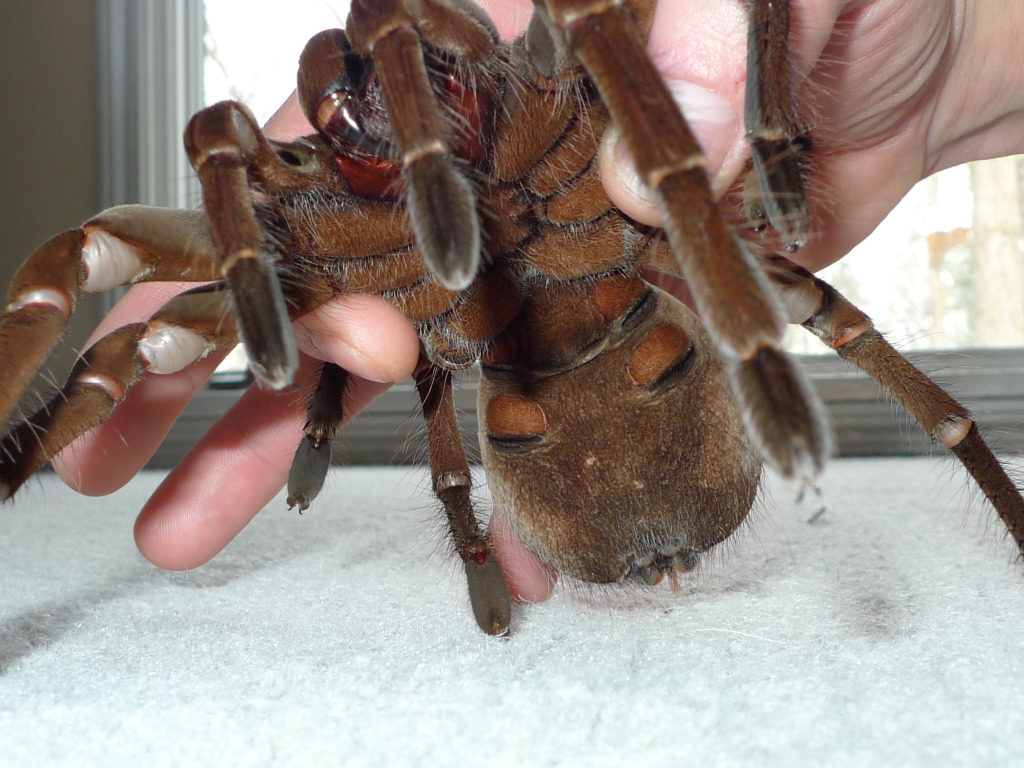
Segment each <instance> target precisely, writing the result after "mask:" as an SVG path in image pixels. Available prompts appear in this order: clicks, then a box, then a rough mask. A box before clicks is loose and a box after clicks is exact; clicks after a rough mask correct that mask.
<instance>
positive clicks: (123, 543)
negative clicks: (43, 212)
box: [0, 459, 1024, 768]
mask: <svg viewBox="0 0 1024 768" xmlns="http://www.w3.org/2000/svg"><path fill="white" fill-rule="evenodd" d="M1017 466H1018V468H1019V467H1020V466H1021V464H1020V462H1019V461H1018V463H1017ZM162 477H163V473H157V472H147V473H144V474H143V475H142V476H140V477H139V478H137V479H136V480H135V481H134V482H133V483H132V484H131V485H130V486H129V487H128V488H127V489H125V490H124V491H122V492H120V493H118V494H115V495H114V496H112V497H108V498H103V499H86V498H82V497H79V496H77V495H75V494H73V493H72V492H70V491H68V490H66V489H64V488H63V487H61V486H59V485H58V483H57V482H56V481H55V480H54V479H53V478H52V476H49V477H44V478H43V480H42V481H41V482H34V483H33V484H31V485H30V486H29V487H28V488H26V489H25V491H23V492H22V494H21V496H20V499H19V500H18V502H17V503H15V504H14V505H7V506H5V507H3V508H2V509H0V516H2V518H0V519H2V525H0V562H2V569H3V573H2V576H0V765H4V766H7V765H10V766H35V765H46V766H64V765H66V766H71V765H74V766H90V765H118V766H125V765H139V766H149V767H155V766H165V765H188V766H205V765H212V766H230V765H243V766H256V765H356V766H360V765H382V766H406V765H408V766H449V765H450V766H477V765H480V766H495V765H497V766H547V765H565V766H577V765H579V766H604V765H609V766H610V765H616V766H617V765H642V766H648V767H649V768H653V767H654V766H667V765H679V766H689V765H693V766H702V767H706V766H717V765H783V764H785V765H830V766H842V765H864V764H872V765H912V764H921V765H925V764H927V765H1010V764H1012V763H1014V762H1017V763H1018V764H1020V763H1019V761H1020V760H1022V759H1024V736H1022V733H1024V648H1022V645H1024V643H1022V638H1024V631H1022V630H1024V573H1022V572H1021V569H1020V568H1019V567H1018V565H1017V555H1016V552H1015V549H1014V547H1013V546H1012V545H1011V544H1010V543H1009V542H1008V541H1007V540H1006V537H1005V535H1004V534H1003V533H1002V532H1001V531H1000V526H999V524H998V522H997V521H994V520H993V519H992V518H993V517H994V515H991V513H990V512H989V511H988V510H987V509H986V508H985V507H984V506H983V505H982V504H981V503H980V502H979V501H978V500H977V498H976V494H974V495H973V496H972V494H970V493H966V492H965V489H966V488H967V482H966V480H965V478H964V477H963V475H962V473H959V472H956V471H955V470H954V468H953V466H952V464H950V463H949V462H943V461H938V460H924V459H911V460H906V459H903V460H901V459H887V460H863V459H861V460H839V461H836V462H834V463H833V464H832V465H831V467H830V469H829V471H828V473H827V475H826V476H825V477H824V479H823V480H822V482H821V483H820V494H817V495H815V494H809V495H807V496H806V497H805V499H804V500H803V501H802V502H798V501H797V500H796V499H795V498H794V493H793V491H792V490H790V489H788V488H786V487H785V486H783V485H781V484H779V483H776V482H770V483H769V490H770V496H771V500H770V501H768V502H767V503H764V504H762V506H761V509H760V510H759V511H758V512H757V514H756V519H755V520H754V521H753V523H752V524H751V525H750V526H748V527H746V528H745V529H744V530H743V531H742V532H741V533H740V534H738V535H737V536H736V537H734V539H733V540H731V541H730V542H729V543H728V544H727V545H726V546H725V547H723V548H721V550H720V551H719V552H718V553H716V554H715V555H713V556H712V557H711V558H709V560H708V562H706V563H705V565H704V567H703V568H702V569H701V570H700V571H699V572H698V573H697V574H696V575H694V577H693V578H691V579H688V580H686V581H685V583H684V586H683V589H681V590H680V592H679V593H678V594H673V593H671V591H670V590H668V589H667V588H661V589H655V590H633V589H630V590H622V589H619V590H607V589H605V590H593V589H589V590H581V589H579V588H577V587H574V586H571V585H567V584H566V585H561V586H560V587H559V589H558V590H557V591H556V593H555V595H554V596H553V597H552V599H551V600H550V601H548V602H546V603H544V604H540V605H533V606H526V607H521V608H519V609H518V610H517V613H516V617H515V624H514V635H513V636H512V637H511V638H509V639H495V638H489V637H485V636H484V635H483V634H481V633H480V632H479V631H478V630H477V629H476V627H475V624H474V622H473V619H472V616H471V614H470V612H469V608H468V605H467V599H466V597H465V587H464V586H463V584H462V576H461V568H460V567H459V566H458V565H457V564H456V563H453V562H452V561H451V559H450V558H449V557H448V556H447V555H446V554H445V553H446V551H447V548H446V546H445V545H443V544H442V543H441V536H440V532H439V531H440V528H439V525H438V523H437V522H436V519H435V517H436V516H435V515H433V513H432V511H431V509H432V508H431V503H430V499H429V496H428V495H427V493H426V491H425V487H426V483H425V473H424V471H423V470H420V469H409V468H401V467H398V468H395V467H391V468H347V469H342V470H338V471H336V472H334V473H333V474H332V475H331V478H330V480H329V483H330V485H329V488H328V491H327V492H326V496H325V497H324V498H322V499H321V500H320V501H319V503H317V504H316V506H315V507H314V508H313V509H311V510H309V511H308V512H307V513H306V514H304V515H302V516H299V515H297V514H295V513H294V512H288V511H287V510H286V508H285V504H284V501H283V498H281V499H278V500H276V501H275V502H274V503H273V504H271V505H270V506H269V507H268V508H267V509H266V510H265V511H264V512H263V513H262V514H261V515H260V516H259V517H258V518H257V519H256V521H255V522H254V523H253V524H252V525H251V526H250V527H249V528H248V529H247V530H246V531H245V532H244V533H243V534H242V535H241V536H239V537H238V539H237V540H236V541H235V542H234V543H232V545H231V546H230V547H229V548H228V549H227V550H226V551H225V552H224V553H223V554H222V555H220V556H219V557H218V558H216V559H215V560H214V561H213V562H212V563H210V564H209V565H207V566H204V567H202V568H199V569H196V570H194V571H191V572H188V573H168V572H164V571H161V570H159V569H157V568H155V567H153V566H151V565H149V564H148V563H147V562H146V561H144V560H143V559H142V558H141V557H140V556H139V555H138V553H137V552H136V550H135V547H134V544H133V541H132V535H131V530H132V522H133V519H134V515H135V513H136V511H137V510H138V509H139V507H140V506H141V504H142V502H143V500H144V499H145V497H146V496H147V495H148V494H149V493H151V492H152V490H153V489H154V488H155V487H156V485H157V484H158V483H159V481H160V480H161V479H162ZM822 508H824V511H823V512H821V511H820V510H821V509H822ZM817 512H820V514H818V515H817V516H816V518H815V520H814V522H808V521H809V519H811V518H812V517H815V513H817Z"/></svg>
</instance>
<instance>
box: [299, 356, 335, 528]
mask: <svg viewBox="0 0 1024 768" xmlns="http://www.w3.org/2000/svg"><path fill="white" fill-rule="evenodd" d="M348 378H349V374H348V371H346V370H345V369H344V368H342V367H341V366H339V365H336V364H334V363H330V362H325V363H324V364H323V366H322V367H321V368H320V376H319V379H318V381H317V385H316V389H315V390H314V392H313V396H312V397H311V398H310V401H309V406H308V407H307V408H306V426H305V429H304V434H303V436H302V441H301V442H300V443H299V447H298V448H297V449H296V451H295V458H294V459H292V467H291V470H290V471H289V473H288V508H289V509H291V508H292V507H294V506H296V505H298V507H299V512H303V511H305V510H307V509H309V505H310V503H311V502H312V501H313V499H315V498H316V497H317V495H318V494H319V493H320V490H321V489H322V488H323V486H324V480H325V479H326V478H327V470H328V469H329V468H330V466H331V441H332V440H333V439H334V438H335V436H337V434H338V430H339V429H340V428H341V421H342V418H343V417H344V403H343V399H344V395H345V387H346V386H347V385H348Z"/></svg>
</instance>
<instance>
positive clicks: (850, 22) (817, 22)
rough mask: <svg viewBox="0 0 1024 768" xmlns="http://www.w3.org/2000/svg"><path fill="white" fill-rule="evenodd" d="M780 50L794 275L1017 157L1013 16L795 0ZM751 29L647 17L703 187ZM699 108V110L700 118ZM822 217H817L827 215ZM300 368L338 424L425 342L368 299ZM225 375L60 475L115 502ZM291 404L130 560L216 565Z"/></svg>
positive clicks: (730, 139)
mask: <svg viewBox="0 0 1024 768" xmlns="http://www.w3.org/2000/svg"><path fill="white" fill-rule="evenodd" d="M479 3H480V5H482V6H484V7H486V8H487V9H488V10H489V11H490V12H491V14H492V16H493V17H494V19H495V21H496V22H497V24H498V27H499V29H500V30H501V33H502V34H503V35H505V36H513V35H515V34H517V33H518V32H520V31H521V30H522V29H523V28H524V27H525V25H526V22H527V20H528V19H529V16H530V13H531V12H532V3H531V2H530V1H529V0H479ZM794 14H795V17H796V20H797V21H796V28H795V30H794V39H793V41H792V43H793V46H794V50H795V54H796V60H797V66H798V68H799V70H800V72H801V73H802V75H803V79H802V80H801V81H800V82H799V83H798V84H797V88H798V91H799V92H800V93H801V94H802V98H803V100H804V102H805V105H806V106H807V107H808V109H809V110H810V111H811V112H812V113H813V114H814V122H813V126H814V136H815V141H816V145H815V146H816V148H817V149H818V150H819V151H821V152H823V155H822V156H821V157H820V159H819V160H818V161H816V164H815V166H814V179H813V182H812V195H814V199H815V202H816V205H815V209H816V211H817V213H816V220H815V236H814V238H813V239H812V240H811V242H810V243H808V245H807V246H805V247H804V248H803V249H802V250H801V251H800V252H798V253H797V254H796V255H795V256H794V259H795V260H796V261H798V262H800V263H801V264H803V265H804V266H807V267H808V268H811V269H819V268H821V267H823V266H826V265H827V264H830V263H832V262H834V261H837V260H838V259H840V258H842V257H843V256H844V255H845V254H846V253H847V252H848V251H849V250H850V249H851V248H852V247H853V246H854V245H856V244H857V243H858V242H860V241H861V240H862V239H863V238H864V237H866V236H867V235H868V234H869V233H870V232H871V231H872V230H873V229H874V228H875V227H876V226H877V225H878V223H879V222H881V220H882V219H883V218H884V217H885V215H886V214H887V213H888V212H889V211H890V210H891V209H892V208H893V207H894V206H895V205H896V203H897V202H899V200H900V199H901V198H902V197H903V196H904V195H905V194H906V192H907V191H908V190H909V189H910V188H911V186H913V184H915V183H916V182H917V181H919V180H920V179H922V178H924V177H926V176H928V175H930V174H932V173H934V172H936V171H939V170H941V169H943V168H947V167H950V166H952V165H956V164H958V163H962V162H966V161H968V160H975V159H984V158H989V157H997V156H1001V155H1007V154H1014V153H1017V152H1021V151H1024V54H1022V53H1021V51H1024V0H851V1H850V2H840V1H839V0H795V3H794ZM745 35H746V31H745V17H744V12H743V6H742V5H741V3H740V2H738V0H671V2H663V3H661V5H660V6H659V8H658V14H657V16H656V19H655V23H654V28H653V32H652V35H651V40H650V45H649V50H650V51H651V54H652V56H653V57H654V60H655V62H656V64H657V65H658V66H659V69H661V71H662V73H663V74H664V76H665V77H666V78H667V79H668V80H669V81H670V83H675V84H679V83H689V84H690V85H683V86H679V90H680V91H681V92H684V93H687V94H689V98H688V99H684V111H686V112H687V116H688V118H689V119H690V120H691V123H692V124H693V125H694V128H695V130H696V132H697V134H698V137H699V138H700V139H701V141H702V144H703V146H704V148H705V151H706V153H707V155H708V160H709V171H710V173H711V176H712V181H713V186H714V188H715V190H716V191H717V192H718V193H722V192H724V191H725V190H727V189H728V188H729V187H730V186H731V185H732V184H733V183H735V181H736V180H737V178H738V177H739V176H740V175H741V174H742V173H743V170H744V164H745V162H746V158H747V155H748V152H747V149H746V142H745V137H744V129H743V124H742V105H743V86H744V81H745V74H744V56H745V51H744V46H745ZM695 107H696V108H695ZM267 131H268V134H270V135H271V136H273V137H274V138H280V139H287V138H291V137H293V136H296V135H300V134H302V133H306V132H308V131H309V127H308V125H307V124H305V122H304V120H303V118H302V117H301V115H300V114H299V112H298V109H297V107H296V105H295V102H294V99H292V100H289V102H288V103H286V104H285V106H283V107H282V109H281V111H280V112H279V113H278V114H277V115H276V116H275V117H274V118H273V119H272V120H271V123H270V125H268V128H267ZM613 146H614V145H613V143H611V142H609V143H608V144H607V145H606V150H607V151H605V152H604V154H603V155H602V164H603V165H602V168H603V171H604V174H603V175H604V180H605V186H606V188H607V190H608V192H609V194H610V195H611V197H612V199H613V200H614V201H615V202H616V204H617V205H618V206H619V207H620V208H621V209H622V210H623V211H625V212H627V213H628V214H629V215H631V216H633V217H634V218H637V219H638V220H641V221H644V222H647V223H651V224H657V223H658V221H659V212H658V210H657V208H656V207H655V206H653V205H652V204H651V203H650V202H649V201H648V200H645V199H644V198H643V197H642V196H640V195H638V193H637V191H636V190H635V189H633V188H632V187H631V186H630V185H629V183H628V179H629V177H630V172H629V170H628V168H627V167H625V166H624V165H623V164H622V162H621V157H620V154H621V153H619V152H617V151H615V150H614V149H613ZM821 201H825V203H824V204H821ZM181 289H182V286H181V285H180V284H159V285H157V284H147V285H140V286H137V287H135V288H133V289H132V290H131V291H130V292H129V294H128V295H127V296H126V297H125V299H124V300H122V301H121V302H120V303H119V304H118V305H117V306H116V307H115V308H114V310H112V312H111V313H110V314H109V315H108V316H107V317H106V318H105V319H104V321H103V322H102V323H101V325H100V327H99V328H97V330H96V333H95V334H94V337H93V338H94V339H95V338H98V337H99V336H100V335H102V334H103V333H106V332H109V331H110V330H112V329H114V328H116V327H118V326H121V325H124V324H125V323H128V322H132V321H135V320H139V319H144V318H145V317H147V316H148V315H149V314H151V313H152V312H153V311H154V310H155V309H156V308H157V307H159V306H160V305H161V304H162V303H163V302H164V301H166V300H167V299H168V298H169V297H170V296H172V295H174V294H175V293H177V292H179V291H180V290H181ZM295 329H296V335H297V338H298V342H299V347H300V349H301V351H302V355H303V362H302V366H301V368H300V372H299V377H298V379H299V383H300V384H301V383H302V382H303V380H305V379H308V377H309V376H310V373H311V371H313V370H314V369H315V361H316V360H317V359H322V360H331V361H333V362H335V363H338V364H339V365H341V366H342V367H344V368H346V369H347V370H349V371H350V372H352V373H353V374H354V375H355V377H356V378H355V379H354V381H355V385H354V389H353V391H352V392H351V395H350V399H349V406H350V409H349V415H350V416H351V415H354V413H355V412H357V411H358V410H360V409H362V408H363V407H365V405H366V404H367V403H369V402H370V400H372V399H373V397H375V396H376V395H377V394H379V393H380V392H381V391H383V390H384V389H386V388H387V386H388V385H389V383H390V382H394V381H400V380H402V379H404V378H406V377H407V376H409V375H410V374H411V372H412V370H413V368H414V367H415V365H416V363H417V360H418V356H419V342H418V339H417V337H416V334H415V332H414V331H413V329H412V327H411V326H410V325H409V323H408V322H407V321H406V320H405V319H404V318H403V317H402V316H401V315H400V314H399V313H398V312H397V310H395V309H394V308H392V307H391V306H390V305H388V304H386V303H384V302H383V301H380V300H377V299H374V298H372V297H368V296H350V297H346V298H344V299H338V300H336V301H334V302H332V303H330V304H328V305H326V306H325V307H323V308H321V309H320V310H318V311H316V312H315V313H313V314H312V315H309V316H307V317H305V318H303V319H302V320H301V321H299V322H298V323H296V324H295ZM217 362H219V359H213V358H211V359H207V360H203V361H200V362H199V363H196V364H195V365H193V366H191V367H189V368H188V369H186V370H184V371H181V372H180V373H177V374H171V375H164V376H156V375H146V376H145V377H144V378H143V380H142V381H141V382H140V383H139V384H138V385H137V386H136V387H135V388H134V389H133V390H132V391H131V394H130V395H129V397H128V399H127V400H126V402H125V403H124V404H123V405H122V406H121V407H120V408H119V409H118V410H117V411H116V412H115V414H114V416H113V417H112V418H111V419H110V420H109V421H107V422H106V423H105V424H103V425H101V426H100V427H98V428H96V429H95V430H93V431H92V432H90V433H89V434H87V435H85V436H83V437H82V438H80V439H79V440H78V441H76V442H75V443H73V444H72V445H71V446H69V447H68V448H67V449H65V451H64V452H62V453H61V455H60V456H59V457H58V459H57V460H56V461H55V462H54V463H55V465H56V467H57V470H58V472H59V473H60V474H61V476H62V477H63V478H64V480H65V481H66V482H67V483H68V484H69V485H71V486H72V487H73V488H75V489H76V490H79V491H81V492H82V493H86V494H89V495H103V494H107V493H111V492H112V491H114V490H116V489H118V488H120V487H121V486H122V485H124V484H125V483H127V482H128V480H130V479H131V477H133V476H134V475H135V474H136V472H138V470H139V469H140V468H141V467H142V466H143V465H144V464H145V462H146V461H147V460H148V458H149V456H151V455H152V453H153V451H155V449H156V447H157V445H158V444H159V442H160V441H161V440H162V439H163V437H164V436H165V434H166V432H167V430H168V429H169V428H170V426H171V424H172V423H173V421H174V420H175V419H176V418H177V416H178V414H179V413H180V411H181V409H182V408H183V407H184V406H185V404H186V403H187V401H188V399H189V398H190V397H191V396H192V395H193V394H194V393H195V391H196V390H197V389H198V388H200V387H201V386H202V385H203V384H204V383H205V381H206V379H207V378H208V376H209V375H210V373H211V372H212V371H213V369H214V367H215V366H216V364H217ZM300 401H301V398H296V397H295V395H294V393H292V392H287V391H286V392H283V393H272V392H268V391H263V390H260V389H257V388H253V389H251V390H250V391H249V392H248V393H246V394H245V395H244V396H243V397H242V398H241V400H240V401H239V402H238V404H237V405H236V406H235V407H233V408H232V409H231V410H230V411H229V412H228V413H226V414H225V415H224V416H223V417H221V418H220V419H219V420H218V421H217V422H216V423H215V424H214V426H212V427H211V428H210V430H209V431H208V432H207V434H206V435H205V436H204V437H203V438H202V440H201V441H200V442H199V444H198V445H196V446H195V447H194V448H193V449H192V451H190V452H189V453H188V455H187V456H186V457H185V458H184V459H183V460H182V461H181V462H180V463H179V464H178V466H177V467H175V469H174V470H172V471H171V473H170V474H169V475H168V476H167V478H166V479H165V481H164V482H163V483H162V484H161V486H160V488H159V489H158V490H157V491H156V493H154V495H153V496H152V497H151V498H150V499H149V501H148V502H147V503H146V505H145V507H144V508H143V510H142V512H141V514H140V515H139V518H138V521H137V523H136V527H135V535H136V541H137V543H138V546H139V549H140V551H141V552H142V553H143V554H144V555H145V556H146V557H147V558H149V559H150V560H151V561H152V562H153V563H155V564H157V565H159V566H162V567H165V568H170V569H186V568H194V567H197V566H199V565H201V564H203V563H205V562H207V561H208V560H209V559H210V558H212V557H213V556H214V555H216V554H217V553H218V552H220V551H221V549H223V548H224V547H225V546H227V544H228V543H229V542H230V541H231V540H232V539H233V538H234V536H235V535H237V533H238V532H239V531H241V530H242V528H244V527H245V526H246V525H247V524H248V522H249V521H250V520H251V519H252V518H253V517H254V516H255V515H256V513H257V512H259V510H260V509H262V508H263V507H264V506H266V505H267V504H268V503H269V502H270V501H271V499H272V498H273V497H274V496H275V495H276V494H277V493H278V492H279V491H280V489H281V488H282V486H283V485H284V482H285V479H286V477H287V473H288V468H289V465H290V462H291V459H292V455H293V453H294V450H295V446H296V444H297V442H298V440H299V437H300V434H301V430H302V424H303V421H304V413H303V408H302V406H301V402H300ZM492 534H493V537H494V541H495V545H496V547H497V549H498V554H499V557H500V559H501V562H502V567H503V570H504V571H505V574H506V578H507V580H508V582H509V586H510V589H511V591H512V594H513V596H514V597H515V598H516V599H518V600H522V601H538V600H543V599H545V598H546V597H547V596H548V595H549V594H550V591H551V589H552V588H553V585H554V583H555V580H556V578H557V574H556V573H554V571H552V570H551V569H550V568H548V567H547V566H545V565H544V564H543V563H540V562H539V561H538V560H537V558H536V557H533V556H532V555H531V554H530V553H529V552H527V551H526V550H525V549H524V548H523V547H522V546H521V545H519V544H518V542H517V541H516V539H515V536H514V534H512V532H511V531H510V530H509V529H508V527H507V526H506V525H505V524H504V521H503V519H502V517H501V515H500V510H498V511H496V512H495V516H494V519H493V521H492Z"/></svg>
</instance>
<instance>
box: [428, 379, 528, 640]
mask: <svg viewBox="0 0 1024 768" xmlns="http://www.w3.org/2000/svg"><path fill="white" fill-rule="evenodd" d="M416 388H417V390H418V391H419V395H420V402H421V403H422V405H423V418H424V420H425V421H426V425H427V443H428V446H429V449H430V467H431V471H432V473H433V482H434V492H435V493H436V494H437V497H438V498H439V499H440V500H441V503H442V504H443V505H444V511H445V515H446V516H447V518H448V526H449V528H450V530H451V533H452V539H453V540H454V542H455V548H456V550H457V551H458V553H459V557H461V558H462V563H463V565H464V566H465V569H466V579H467V581H468V583H469V598H470V603H471V604H472V606H473V615H474V616H475V617H476V621H477V624H479V625H480V628H481V629H482V630H483V631H484V632H486V633H488V634H491V635H502V634H505V633H506V632H508V627H509V621H510V619H511V612H512V608H511V600H510V598H509V594H508V587H507V586H506V585H505V577H504V576H502V573H501V568H500V567H499V565H498V561H497V559H496V558H495V556H494V551H493V549H492V548H491V543H490V541H488V538H487V534H486V533H485V532H484V530H483V529H482V528H481V526H480V523H479V521H478V520H477V519H476V513H475V512H474V510H473V503H472V501H470V498H469V492H470V487H471V483H472V480H471V476H470V473H469V462H468V461H467V460H466V450H465V448H464V447H463V443H462V436H461V434H460V433H459V424H458V421H457V420H456V417H455V401H454V399H453V394H452V374H451V371H447V370H445V369H443V368H438V367H437V366H434V365H428V366H425V367H424V368H423V369H421V370H420V371H419V372H418V373H417V374H416Z"/></svg>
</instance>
